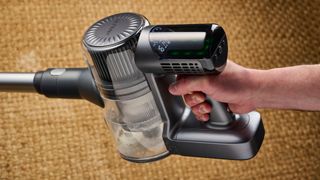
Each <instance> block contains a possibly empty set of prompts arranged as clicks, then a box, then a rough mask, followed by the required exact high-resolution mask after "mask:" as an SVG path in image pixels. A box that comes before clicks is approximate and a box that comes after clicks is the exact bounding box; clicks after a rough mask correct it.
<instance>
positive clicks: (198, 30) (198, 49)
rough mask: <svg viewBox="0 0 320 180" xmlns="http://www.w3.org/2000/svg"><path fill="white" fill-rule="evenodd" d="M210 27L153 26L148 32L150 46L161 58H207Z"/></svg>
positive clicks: (210, 40)
mask: <svg viewBox="0 0 320 180" xmlns="http://www.w3.org/2000/svg"><path fill="white" fill-rule="evenodd" d="M210 27H211V26H209V25H199V26H195V25H192V26H189V25H177V26H174V25H168V26H155V27H154V28H153V29H152V30H151V32H150V36H149V40H150V45H151V47H152V49H153V50H154V51H155V52H156V53H157V54H158V55H159V56H160V57H161V58H166V59H168V58H172V59H193V58H204V57H208V56H209V55H210V50H211V45H212V42H213V38H212V36H210V32H211V31H210Z"/></svg>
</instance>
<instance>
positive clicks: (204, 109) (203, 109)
mask: <svg viewBox="0 0 320 180" xmlns="http://www.w3.org/2000/svg"><path fill="white" fill-rule="evenodd" d="M200 113H202V114H205V113H208V109H207V108H206V107H205V106H203V105H202V106H200Z"/></svg>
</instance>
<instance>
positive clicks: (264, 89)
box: [251, 65, 320, 110]
mask: <svg viewBox="0 0 320 180" xmlns="http://www.w3.org/2000/svg"><path fill="white" fill-rule="evenodd" d="M251 73H252V75H253V76H254V78H253V79H254V81H255V83H257V84H258V87H257V89H256V92H255V94H256V95H255V98H254V100H253V101H254V104H255V106H256V107H257V108H280V109H299V110H320V65H302V66H293V67H285V68H276V69H270V70H251Z"/></svg>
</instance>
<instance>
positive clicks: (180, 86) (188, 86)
mask: <svg viewBox="0 0 320 180" xmlns="http://www.w3.org/2000/svg"><path fill="white" fill-rule="evenodd" d="M212 81H213V77H212V76H183V77H180V78H179V79H178V80H177V81H176V82H175V83H173V84H171V85H170V86H169V92H170V93H171V94H173V95H184V94H188V93H190V92H193V91H201V92H203V93H205V94H208V93H207V92H208V90H209V89H210V84H211V83H212Z"/></svg>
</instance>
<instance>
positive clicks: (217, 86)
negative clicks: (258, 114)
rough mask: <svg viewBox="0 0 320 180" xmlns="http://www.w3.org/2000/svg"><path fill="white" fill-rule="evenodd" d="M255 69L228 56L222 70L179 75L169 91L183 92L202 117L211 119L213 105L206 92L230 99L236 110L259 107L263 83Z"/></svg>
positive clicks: (215, 98)
mask: <svg viewBox="0 0 320 180" xmlns="http://www.w3.org/2000/svg"><path fill="white" fill-rule="evenodd" d="M253 71H254V70H252V69H248V68H245V67H242V66H240V65H238V64H236V63H234V62H232V61H230V60H228V62H227V65H226V67H225V70H224V71H223V72H222V73H221V74H219V75H203V76H178V78H177V81H176V82H175V83H173V84H171V85H170V87H169V91H170V93H171V94H173V95H180V96H183V97H184V99H185V102H186V104H187V105H188V106H190V107H191V110H192V112H193V113H194V114H195V116H196V118H197V119H198V120H202V121H207V120H208V119H209V113H210V112H211V108H212V107H211V105H210V104H209V103H208V102H206V101H205V99H206V96H209V97H211V98H212V99H214V100H216V101H220V102H224V103H227V104H228V106H229V109H230V110H231V111H232V112H235V113H246V112H249V111H252V110H254V109H255V108H256V106H255V98H256V94H257V93H258V90H259V86H260V85H259V82H258V81H255V79H254V74H253Z"/></svg>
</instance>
